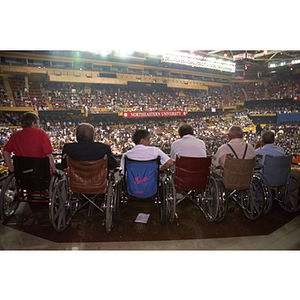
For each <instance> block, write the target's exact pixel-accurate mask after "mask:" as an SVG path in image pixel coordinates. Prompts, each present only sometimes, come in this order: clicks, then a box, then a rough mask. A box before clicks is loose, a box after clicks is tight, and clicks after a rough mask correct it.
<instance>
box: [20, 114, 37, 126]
mask: <svg viewBox="0 0 300 300" xmlns="http://www.w3.org/2000/svg"><path fill="white" fill-rule="evenodd" d="M39 120H40V118H39V116H38V115H37V114H35V113H33V112H26V113H25V114H23V115H22V117H21V126H22V127H23V128H26V127H34V128H38V127H39Z"/></svg>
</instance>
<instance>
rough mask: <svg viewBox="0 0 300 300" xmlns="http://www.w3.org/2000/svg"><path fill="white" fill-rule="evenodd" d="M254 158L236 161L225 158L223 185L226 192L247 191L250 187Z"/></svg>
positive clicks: (228, 157)
mask: <svg viewBox="0 0 300 300" xmlns="http://www.w3.org/2000/svg"><path fill="white" fill-rule="evenodd" d="M255 164H256V158H255V157H254V158H252V159H238V158H233V157H230V156H227V157H226V160H225V165H224V170H223V183H224V185H225V187H226V189H228V190H248V189H250V188H251V186H252V182H253V173H254V167H255Z"/></svg>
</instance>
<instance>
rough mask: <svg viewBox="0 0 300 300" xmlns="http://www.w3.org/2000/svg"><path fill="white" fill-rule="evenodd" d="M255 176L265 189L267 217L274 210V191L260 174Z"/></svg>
mask: <svg viewBox="0 0 300 300" xmlns="http://www.w3.org/2000/svg"><path fill="white" fill-rule="evenodd" d="M253 176H254V177H256V178H257V180H259V181H260V183H261V185H262V187H263V192H264V198H265V212H264V215H266V214H268V213H269V212H270V210H271V208H272V205H273V195H272V190H271V188H270V186H269V184H268V182H267V180H266V179H265V178H264V177H263V176H262V175H261V174H260V173H255V174H254V175H253Z"/></svg>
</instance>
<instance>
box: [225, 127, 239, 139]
mask: <svg viewBox="0 0 300 300" xmlns="http://www.w3.org/2000/svg"><path fill="white" fill-rule="evenodd" d="M228 138H229V140H232V139H241V138H243V128H242V127H241V126H239V125H233V126H231V127H230V128H229V131H228Z"/></svg>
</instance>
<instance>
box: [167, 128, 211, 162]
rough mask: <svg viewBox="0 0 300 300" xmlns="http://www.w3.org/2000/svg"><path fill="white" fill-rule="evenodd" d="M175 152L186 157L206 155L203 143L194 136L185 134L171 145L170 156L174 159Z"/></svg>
mask: <svg viewBox="0 0 300 300" xmlns="http://www.w3.org/2000/svg"><path fill="white" fill-rule="evenodd" d="M176 154H179V155H182V156H187V157H206V146H205V143H204V142H203V141H202V140H200V139H197V138H196V137H194V136H192V135H190V134H187V135H184V136H183V137H182V138H181V139H180V140H177V141H175V142H174V143H173V144H172V146H171V158H172V160H173V161H175V160H176Z"/></svg>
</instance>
